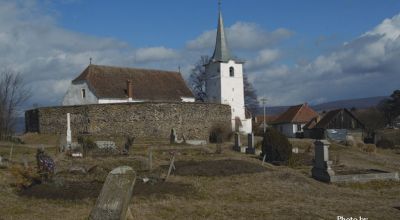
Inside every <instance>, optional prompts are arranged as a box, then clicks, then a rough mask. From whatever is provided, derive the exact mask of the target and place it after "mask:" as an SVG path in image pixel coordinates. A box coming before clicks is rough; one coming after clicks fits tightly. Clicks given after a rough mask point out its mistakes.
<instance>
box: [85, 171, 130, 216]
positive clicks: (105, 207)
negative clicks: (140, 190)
mask: <svg viewBox="0 0 400 220" xmlns="http://www.w3.org/2000/svg"><path fill="white" fill-rule="evenodd" d="M135 180H136V173H135V171H134V170H133V169H132V168H131V167H129V166H120V167H117V168H115V169H114V170H112V171H111V172H110V173H109V174H108V176H107V179H106V181H105V183H104V185H103V188H102V189H101V192H100V195H99V197H98V198H97V201H96V204H95V206H94V208H93V209H92V211H91V213H90V216H89V219H92V220H114V219H115V220H117V219H126V217H127V213H128V208H129V203H130V201H131V197H132V193H133V186H134V184H135Z"/></svg>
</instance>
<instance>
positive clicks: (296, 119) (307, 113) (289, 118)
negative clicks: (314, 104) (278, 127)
mask: <svg viewBox="0 0 400 220" xmlns="http://www.w3.org/2000/svg"><path fill="white" fill-rule="evenodd" d="M317 116H318V113H317V112H315V111H314V110H313V109H312V108H310V107H309V106H308V104H307V103H305V104H302V105H296V106H292V107H290V108H289V109H288V110H286V111H285V112H284V113H282V114H281V115H279V117H278V118H277V119H276V120H274V121H273V122H272V124H284V123H307V122H309V121H310V120H311V119H313V118H315V117H317Z"/></svg>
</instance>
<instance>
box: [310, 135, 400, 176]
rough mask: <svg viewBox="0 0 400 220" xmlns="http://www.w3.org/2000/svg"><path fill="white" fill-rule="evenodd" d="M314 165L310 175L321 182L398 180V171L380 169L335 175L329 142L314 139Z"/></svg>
mask: <svg viewBox="0 0 400 220" xmlns="http://www.w3.org/2000/svg"><path fill="white" fill-rule="evenodd" d="M314 145H315V158H314V166H313V168H312V170H311V173H312V177H313V178H314V179H316V180H319V181H323V182H336V183H337V182H368V181H373V180H375V181H376V180H395V181H399V180H400V178H399V173H398V172H393V173H390V172H385V171H381V170H373V169H369V170H367V171H368V173H363V172H362V171H361V172H360V171H357V172H355V173H353V174H345V175H337V174H336V175H335V172H334V171H333V169H332V168H331V165H332V161H329V142H328V141H315V142H314Z"/></svg>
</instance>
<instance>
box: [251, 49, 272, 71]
mask: <svg viewBox="0 0 400 220" xmlns="http://www.w3.org/2000/svg"><path fill="white" fill-rule="evenodd" d="M279 56H280V51H279V50H277V49H263V50H261V51H259V52H258V54H257V56H256V58H254V59H253V60H250V61H249V62H248V63H247V64H246V66H247V69H249V70H251V69H254V68H260V67H265V66H266V65H269V64H271V63H273V62H274V61H276V60H277V59H278V58H279Z"/></svg>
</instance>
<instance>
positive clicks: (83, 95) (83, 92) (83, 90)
mask: <svg viewBox="0 0 400 220" xmlns="http://www.w3.org/2000/svg"><path fill="white" fill-rule="evenodd" d="M81 93H82V98H86V90H85V89H82V91H81Z"/></svg>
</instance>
